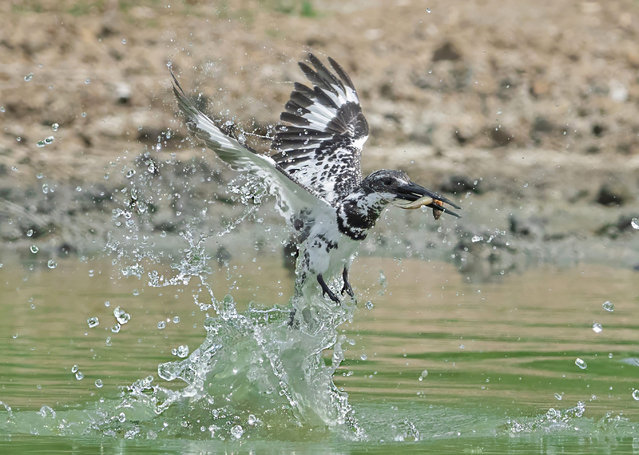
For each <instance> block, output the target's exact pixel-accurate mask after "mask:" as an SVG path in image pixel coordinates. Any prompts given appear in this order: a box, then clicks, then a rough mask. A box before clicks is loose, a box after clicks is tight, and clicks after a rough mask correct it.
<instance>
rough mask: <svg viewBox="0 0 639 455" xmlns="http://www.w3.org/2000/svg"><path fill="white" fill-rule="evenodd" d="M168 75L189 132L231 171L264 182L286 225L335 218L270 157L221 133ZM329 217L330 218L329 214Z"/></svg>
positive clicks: (315, 197) (325, 206) (317, 198)
mask: <svg viewBox="0 0 639 455" xmlns="http://www.w3.org/2000/svg"><path fill="white" fill-rule="evenodd" d="M171 76H173V92H174V93H175V96H176V98H177V100H178V105H179V107H180V110H182V112H183V113H184V115H185V117H186V124H187V126H188V127H189V129H190V130H191V131H192V132H193V133H194V134H195V135H196V136H197V137H198V138H200V139H202V140H203V141H204V142H205V144H206V145H207V147H208V148H210V149H211V150H213V151H214V152H215V153H216V154H217V155H218V156H219V157H220V158H221V159H222V160H223V161H225V162H226V163H228V164H229V165H230V166H231V167H232V168H233V169H235V170H238V171H243V172H250V173H252V174H255V176H256V177H257V178H259V179H261V180H262V181H264V183H265V184H266V186H267V189H268V191H269V193H271V194H273V195H275V196H276V197H277V199H278V205H277V206H278V208H279V210H280V212H281V213H282V215H283V216H284V217H285V218H286V219H287V221H288V222H289V223H293V222H294V221H295V220H296V219H297V218H298V216H299V214H300V213H306V214H310V213H313V214H314V215H315V216H319V214H320V213H324V212H326V211H330V213H332V214H333V215H334V209H332V208H331V207H330V206H329V205H328V204H327V203H326V202H325V201H324V200H322V199H321V198H320V197H318V195H317V194H315V193H314V191H313V190H312V189H309V188H305V187H304V186H302V185H300V184H298V183H297V182H296V181H295V180H294V179H293V178H292V176H291V175H289V174H288V172H287V171H286V170H285V169H283V168H282V167H280V166H279V165H278V164H277V163H276V162H275V161H274V160H273V159H272V158H271V157H268V156H264V155H258V154H257V153H255V152H253V151H251V150H249V149H248V148H247V147H246V146H245V145H242V144H240V143H239V142H238V141H237V140H236V139H234V138H232V137H230V136H228V135H226V134H224V133H223V132H222V130H220V129H219V128H218V127H217V126H216V125H215V123H214V122H213V121H212V120H211V119H210V118H209V117H207V116H206V115H205V114H204V113H203V112H201V111H200V110H199V109H198V108H197V107H195V105H194V104H193V102H192V101H191V100H190V99H189V98H188V97H187V96H186V95H185V93H184V90H182V87H181V86H180V84H179V82H178V81H177V79H176V78H175V75H174V74H173V72H171ZM328 217H329V219H330V215H329V216H328Z"/></svg>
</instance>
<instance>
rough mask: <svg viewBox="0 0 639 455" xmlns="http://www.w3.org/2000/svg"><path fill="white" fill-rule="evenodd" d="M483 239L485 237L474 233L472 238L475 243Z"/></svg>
mask: <svg viewBox="0 0 639 455" xmlns="http://www.w3.org/2000/svg"><path fill="white" fill-rule="evenodd" d="M482 240H484V238H483V237H482V236H481V235H473V238H471V239H470V241H471V242H473V243H477V242H481V241H482Z"/></svg>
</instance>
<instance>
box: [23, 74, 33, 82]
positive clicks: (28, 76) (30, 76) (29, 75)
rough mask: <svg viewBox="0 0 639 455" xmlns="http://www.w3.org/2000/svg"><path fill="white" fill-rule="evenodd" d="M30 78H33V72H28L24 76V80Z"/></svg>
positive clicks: (27, 80) (29, 79)
mask: <svg viewBox="0 0 639 455" xmlns="http://www.w3.org/2000/svg"><path fill="white" fill-rule="evenodd" d="M31 79H33V73H29V74H27V75H26V76H24V81H25V82H31Z"/></svg>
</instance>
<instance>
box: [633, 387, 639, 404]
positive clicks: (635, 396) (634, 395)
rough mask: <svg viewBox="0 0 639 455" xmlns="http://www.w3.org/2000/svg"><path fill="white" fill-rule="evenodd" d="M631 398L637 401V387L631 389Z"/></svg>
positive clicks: (638, 390) (638, 394) (638, 395)
mask: <svg viewBox="0 0 639 455" xmlns="http://www.w3.org/2000/svg"><path fill="white" fill-rule="evenodd" d="M632 398H633V399H634V400H637V401H639V389H632Z"/></svg>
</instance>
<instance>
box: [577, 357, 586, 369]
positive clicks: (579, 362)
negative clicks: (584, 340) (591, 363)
mask: <svg viewBox="0 0 639 455" xmlns="http://www.w3.org/2000/svg"><path fill="white" fill-rule="evenodd" d="M575 365H577V366H578V367H579V368H581V369H582V370H585V369H586V368H588V364H587V363H586V361H585V360H584V359H582V358H580V357H577V358H576V359H575Z"/></svg>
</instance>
